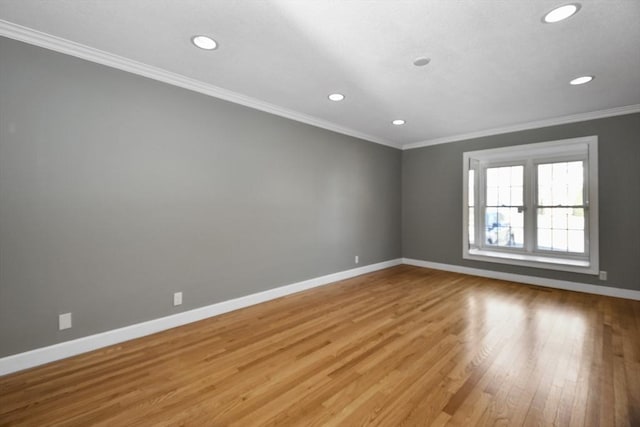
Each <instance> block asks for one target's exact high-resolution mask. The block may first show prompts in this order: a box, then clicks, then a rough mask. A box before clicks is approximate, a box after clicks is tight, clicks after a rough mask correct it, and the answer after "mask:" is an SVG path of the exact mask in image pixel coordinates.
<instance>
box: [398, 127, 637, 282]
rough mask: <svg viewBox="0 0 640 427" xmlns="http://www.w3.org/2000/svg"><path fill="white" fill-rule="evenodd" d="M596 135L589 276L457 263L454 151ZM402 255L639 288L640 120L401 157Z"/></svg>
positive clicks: (458, 190)
mask: <svg viewBox="0 0 640 427" xmlns="http://www.w3.org/2000/svg"><path fill="white" fill-rule="evenodd" d="M588 135H598V138H599V140H598V155H599V165H598V167H599V177H598V181H599V199H600V205H599V222H600V225H599V229H600V269H601V270H606V271H607V272H608V280H607V281H606V282H605V281H600V280H598V277H597V276H592V275H586V274H575V273H566V272H558V271H551V270H540V269H535V268H528V267H515V266H508V265H504V264H494V263H487V262H479V261H470V260H463V259H462V225H461V224H462V153H463V152H465V151H473V150H482V149H486V148H497V147H505V146H510V145H519V144H529V143H534V142H544V141H553V140H558V139H565V138H575V137H579V136H588ZM402 189H403V191H402V255H403V256H404V257H407V258H414V259H419V260H426V261H432V262H440V263H446V264H454V265H462V266H466V267H474V268H482V269H487V270H494V271H503V272H509V273H517V274H526V275H531V276H540V277H547V278H554V279H561V280H569V281H574V282H581V283H591V284H596V285H603V286H615V287H619V288H627V289H636V290H640V114H633V115H626V116H618V117H612V118H606V119H599V120H591V121H586V122H581V123H573V124H567V125H562V126H553V127H547V128H541V129H534V130H527V131H522V132H515V133H510V134H504V135H495V136H488V137H483V138H476V139H471V140H467V141H460V142H454V143H449V144H442V145H435V146H431V147H424V148H419V149H414V150H408V151H404V152H403V153H402Z"/></svg>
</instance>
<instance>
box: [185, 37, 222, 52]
mask: <svg viewBox="0 0 640 427" xmlns="http://www.w3.org/2000/svg"><path fill="white" fill-rule="evenodd" d="M191 43H193V44H194V45H195V46H196V47H199V48H200V49H204V50H214V49H216V48H217V47H218V42H216V41H215V40H214V39H212V38H211V37H207V36H193V37H191Z"/></svg>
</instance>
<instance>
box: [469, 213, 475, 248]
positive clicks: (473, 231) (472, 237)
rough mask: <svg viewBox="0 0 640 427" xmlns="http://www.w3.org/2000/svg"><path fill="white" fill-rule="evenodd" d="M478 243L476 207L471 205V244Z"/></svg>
mask: <svg viewBox="0 0 640 427" xmlns="http://www.w3.org/2000/svg"><path fill="white" fill-rule="evenodd" d="M475 243H476V227H475V217H474V208H473V207H469V244H471V245H474V244H475Z"/></svg>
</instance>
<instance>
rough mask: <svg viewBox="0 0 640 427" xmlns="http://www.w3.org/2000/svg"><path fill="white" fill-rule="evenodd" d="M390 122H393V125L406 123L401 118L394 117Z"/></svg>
mask: <svg viewBox="0 0 640 427" xmlns="http://www.w3.org/2000/svg"><path fill="white" fill-rule="evenodd" d="M391 123H393V124H394V125H395V126H402V125H403V124H405V123H407V122H405V121H404V120H402V119H395V120H394V121H392V122H391Z"/></svg>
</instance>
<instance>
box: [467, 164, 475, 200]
mask: <svg viewBox="0 0 640 427" xmlns="http://www.w3.org/2000/svg"><path fill="white" fill-rule="evenodd" d="M475 182H476V171H475V170H473V169H471V170H470V171H469V198H468V199H469V206H475V194H474V189H475Z"/></svg>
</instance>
